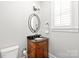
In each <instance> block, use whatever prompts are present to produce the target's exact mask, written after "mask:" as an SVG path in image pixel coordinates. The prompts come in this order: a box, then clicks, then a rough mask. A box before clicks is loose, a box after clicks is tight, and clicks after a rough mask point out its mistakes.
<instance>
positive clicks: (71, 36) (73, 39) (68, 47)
mask: <svg viewBox="0 0 79 59" xmlns="http://www.w3.org/2000/svg"><path fill="white" fill-rule="evenodd" d="M41 8H42V13H41V16H42V20H43V21H49V24H50V23H51V22H50V20H51V19H50V18H51V14H49V13H51V12H50V2H42V3H41ZM49 38H50V39H49V52H50V53H51V54H53V55H55V56H56V57H79V32H74V33H73V32H52V31H51V29H50V34H49Z"/></svg>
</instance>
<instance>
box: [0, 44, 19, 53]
mask: <svg viewBox="0 0 79 59" xmlns="http://www.w3.org/2000/svg"><path fill="white" fill-rule="evenodd" d="M18 48H19V46H18V45H15V46H10V47H7V48H3V49H1V52H9V51H12V50H15V49H18Z"/></svg>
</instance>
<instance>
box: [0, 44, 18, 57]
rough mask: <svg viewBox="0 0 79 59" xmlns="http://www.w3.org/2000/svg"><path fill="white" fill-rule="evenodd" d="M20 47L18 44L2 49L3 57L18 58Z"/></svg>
mask: <svg viewBox="0 0 79 59" xmlns="http://www.w3.org/2000/svg"><path fill="white" fill-rule="evenodd" d="M18 49H19V46H18V45H15V46H11V47H7V48H4V49H1V57H2V58H17V57H18Z"/></svg>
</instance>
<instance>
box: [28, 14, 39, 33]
mask: <svg viewBox="0 0 79 59" xmlns="http://www.w3.org/2000/svg"><path fill="white" fill-rule="evenodd" d="M28 21H29V22H28V26H29V29H30V30H31V32H33V33H36V32H38V30H39V28H40V18H39V16H38V15H37V14H31V15H30V16H29V20H28Z"/></svg>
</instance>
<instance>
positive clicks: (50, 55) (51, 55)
mask: <svg viewBox="0 0 79 59" xmlns="http://www.w3.org/2000/svg"><path fill="white" fill-rule="evenodd" d="M49 58H57V57H56V56H55V55H53V54H51V53H49Z"/></svg>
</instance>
